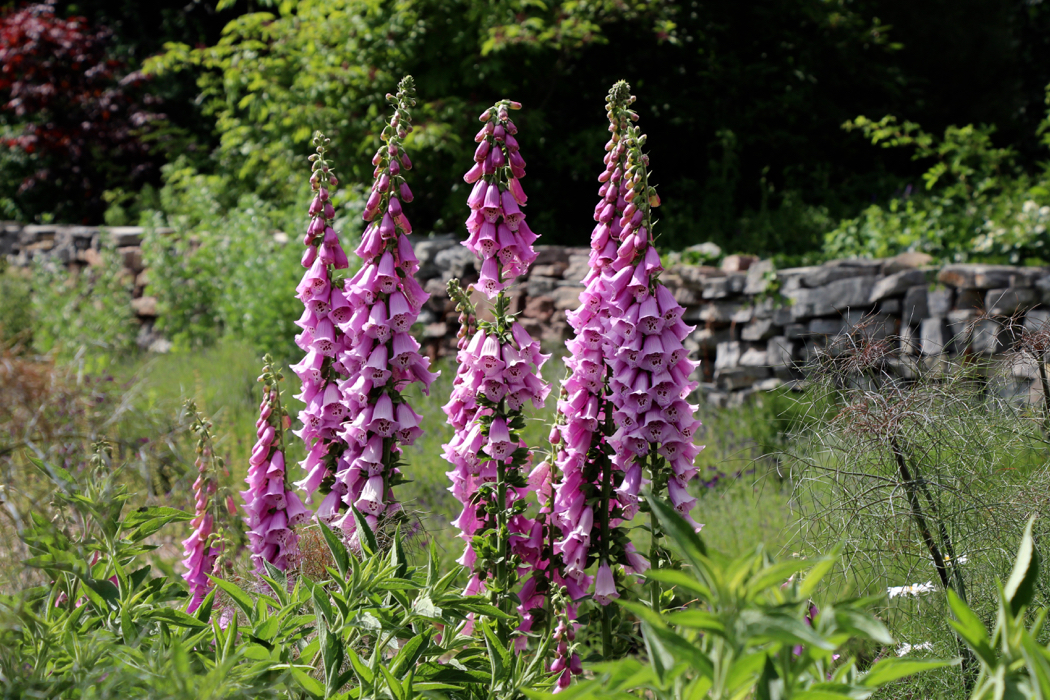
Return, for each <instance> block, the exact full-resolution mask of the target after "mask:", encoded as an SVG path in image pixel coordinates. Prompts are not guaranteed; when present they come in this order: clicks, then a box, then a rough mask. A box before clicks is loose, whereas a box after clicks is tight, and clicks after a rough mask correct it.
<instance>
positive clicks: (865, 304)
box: [0, 223, 1050, 406]
mask: <svg viewBox="0 0 1050 700" xmlns="http://www.w3.org/2000/svg"><path fill="white" fill-rule="evenodd" d="M166 233H170V231H166ZM105 236H110V237H111V241H112V244H113V245H114V246H115V247H116V249H117V251H118V253H119V254H120V256H121V259H122V260H123V262H124V266H125V269H126V274H127V275H129V277H130V278H131V279H133V280H134V285H133V297H132V299H131V300H130V301H129V303H130V304H131V305H132V307H133V309H134V310H135V312H136V315H137V317H138V319H139V321H140V323H141V324H142V332H141V333H140V344H141V345H142V346H143V347H150V348H152V349H154V350H158V349H163V348H164V347H165V343H164V341H163V339H160V338H158V337H156V335H155V334H154V333H153V332H152V327H153V321H154V319H155V317H156V314H157V304H156V299H154V298H152V297H150V296H147V295H145V290H146V285H147V283H148V280H149V271H148V270H146V269H145V268H144V266H143V262H142V260H143V258H142V249H141V242H142V237H143V229H141V228H138V227H113V228H109V229H100V228H95V227H87V226H24V227H23V226H18V225H16V224H10V223H4V224H0V255H4V256H6V258H7V260H8V262H9V263H10V264H12V265H15V266H26V265H29V264H30V263H31V261H32V260H33V259H35V258H38V257H40V256H43V257H44V258H45V259H46V260H50V261H52V262H54V263H55V264H62V265H66V266H69V267H74V268H75V267H85V266H90V265H95V264H98V262H99V261H100V260H101V257H100V255H99V251H100V250H101V246H102V243H103V240H104V237H105ZM274 238H275V241H277V242H278V243H281V244H289V243H288V241H289V238H290V237H289V236H287V235H285V234H283V233H281V232H274ZM414 243H415V246H416V255H417V257H418V258H419V261H420V270H419V273H418V276H419V278H420V282H421V284H422V285H423V286H424V288H425V289H426V290H427V291H428V292H430V293H431V295H432V297H431V299H430V301H429V302H428V303H427V305H426V306H425V307H424V309H423V313H422V314H421V316H420V319H419V320H420V323H421V326H420V328H421V334H422V340H423V342H424V344H425V346H426V347H427V348H428V350H429V352H430V353H431V355H432V356H435V357H438V356H449V355H454V348H455V334H456V330H457V325H456V324H457V315H456V312H455V309H454V308H453V306H452V304H451V302H449V301H448V299H447V297H446V294H445V285H446V284H447V282H448V280H449V279H451V278H452V277H458V278H459V279H461V280H462V281H463V282H464V283H469V282H472V281H474V280H476V278H477V273H476V269H475V264H474V256H473V255H472V254H471V253H470V252H469V251H468V250H466V249H465V248H464V247H463V246H461V245H459V243H458V239H456V238H455V237H453V236H450V235H444V236H430V237H416V240H415V241H414ZM537 253H538V255H539V257H538V259H537V260H536V263H535V264H534V265H533V267H532V269H531V270H530V272H529V275H528V277H527V278H525V279H523V280H521V282H520V284H517V285H515V286H514V287H513V288H512V289H511V292H510V294H511V303H512V309H513V311H515V312H519V313H520V314H521V319H522V323H523V324H525V325H526V327H527V328H528V329H529V331H530V333H532V334H533V335H534V337H539V338H542V340H543V341H544V343H545V344H546V345H548V346H549V347H552V348H553V347H556V346H558V345H559V344H560V343H562V342H563V341H564V340H565V339H567V338H568V337H569V333H570V328H569V325H568V322H567V321H566V312H568V311H570V310H571V309H574V308H575V307H576V306H577V304H578V297H579V294H580V292H581V291H582V289H583V287H582V286H581V284H580V280H581V279H583V277H584V276H585V275H586V274H587V257H588V249H587V248H572V247H564V246H539V247H537ZM662 280H663V281H664V283H665V284H666V285H667V286H668V287H669V288H670V289H671V290H672V291H673V292H674V295H675V298H676V299H677V300H678V302H679V303H680V304H682V305H683V306H684V307H686V315H685V320H686V321H687V322H688V323H690V324H693V325H695V326H696V330H694V331H693V333H692V334H691V335H690V336H689V337H688V339H687V340H686V343H685V344H686V346H687V348H688V349H689V350H690V352H691V353H692V355H693V357H694V359H699V360H701V361H702V364H701V366H700V370H699V373H700V375H701V376H700V379H701V381H702V386H703V389H704V395H705V396H706V400H707V401H708V402H710V403H712V404H714V405H717V406H727V405H735V404H739V403H742V402H743V401H744V400H746V399H747V398H748V397H749V396H751V395H753V394H754V393H755V392H756V391H762V390H769V389H773V388H775V387H778V386H781V385H783V384H785V383H787V384H789V385H791V386H797V387H801V386H802V384H803V383H804V381H805V377H804V376H803V372H802V370H801V369H800V368H802V367H805V366H806V364H807V363H808V361H809V360H811V359H813V357H814V356H815V355H817V354H818V353H820V352H822V351H825V350H826V349H827V348H828V347H829V346H830V345H831V344H833V343H835V341H836V339H839V338H842V337H843V336H844V335H846V334H848V333H850V332H851V331H852V330H854V329H856V328H858V327H859V326H861V325H862V326H863V328H864V333H865V334H866V336H867V337H873V338H877V339H889V340H890V341H892V343H893V344H894V347H893V348H892V350H893V355H892V356H891V357H890V358H889V359H888V360H887V362H888V365H889V368H890V369H891V370H892V371H895V372H897V373H898V374H900V376H902V377H905V378H907V377H908V376H909V375H910V374H911V373H913V372H914V368H915V366H916V365H915V363H916V362H919V361H922V362H927V363H928V362H932V361H936V360H938V359H943V358H944V357H951V356H956V355H959V354H972V355H981V356H988V357H993V356H996V355H1001V354H1003V353H1006V352H1009V351H1010V350H1012V349H1014V348H1015V347H1016V345H1017V343H1018V340H1019V338H1020V335H1021V329H1023V328H1028V329H1029V330H1039V329H1043V328H1045V327H1047V326H1048V325H1050V269H1048V268H1044V267H1013V266H1003V265H979V264H949V265H934V264H931V259H930V257H929V256H927V255H924V254H921V253H906V254H903V255H900V256H897V257H894V258H889V259H885V260H836V261H831V262H828V263H825V264H823V265H818V266H813V267H800V268H790V269H780V270H776V269H774V267H773V265H772V263H770V262H769V261H765V260H760V259H758V258H757V257H753V256H745V255H730V256H727V257H725V258H724V259H723V260H722V262H721V265H720V266H718V267H712V266H703V265H688V264H673V265H671V266H670V268H669V269H668V270H667V271H666V272H665V273H664V275H663V277H662ZM1019 374H1020V380H1019V381H1022V382H1025V381H1034V380H1035V376H1034V374H1033V372H1031V371H1029V372H1027V373H1026V372H1020V373H1019ZM1035 374H1037V373H1035ZM1024 389H1025V387H1023V386H1022V387H1021V388H1020V390H1022V391H1023V390H1024Z"/></svg>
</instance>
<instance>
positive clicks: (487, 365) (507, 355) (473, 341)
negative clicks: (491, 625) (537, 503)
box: [443, 100, 550, 646]
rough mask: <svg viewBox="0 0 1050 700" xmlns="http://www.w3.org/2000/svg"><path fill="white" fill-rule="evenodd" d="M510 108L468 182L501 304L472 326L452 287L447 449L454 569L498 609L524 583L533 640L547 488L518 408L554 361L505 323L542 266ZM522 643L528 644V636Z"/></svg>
mask: <svg viewBox="0 0 1050 700" xmlns="http://www.w3.org/2000/svg"><path fill="white" fill-rule="evenodd" d="M512 108H516V107H515V103H511V102H509V101H506V100H504V101H501V102H499V103H497V104H496V105H495V106H493V107H492V108H490V109H489V110H486V112H485V113H484V114H483V115H482V119H481V121H482V122H484V124H485V125H484V126H483V127H482V129H481V130H480V131H479V132H478V135H477V137H476V141H477V142H478V143H479V146H478V149H477V151H476V152H475V166H474V167H472V168H471V169H470V171H469V172H468V173H467V174H466V175H465V176H464V179H465V180H466V181H467V182H468V183H470V184H473V185H474V188H473V189H472V190H471V193H470V195H469V197H468V199H467V203H468V206H469V207H470V210H471V214H470V217H469V218H468V219H467V230H468V232H469V236H468V238H467V240H466V241H465V242H464V245H465V246H466V247H467V248H468V249H469V250H470V251H471V252H473V253H474V254H475V255H476V256H477V257H478V260H479V262H480V264H481V265H480V269H481V273H480V280H479V282H478V285H477V286H478V288H479V289H480V290H482V291H483V292H484V293H485V294H486V296H487V297H488V298H489V299H493V298H495V303H494V308H493V316H494V320H493V321H492V322H482V321H476V320H475V319H476V318H477V314H476V312H475V310H474V307H473V305H472V304H471V302H470V299H469V298H468V296H467V294H466V293H465V292H464V291H463V290H462V289H461V288H460V287H459V285H458V282H455V281H453V283H450V285H449V294H450V296H452V298H453V300H454V301H456V302H457V308H459V310H460V312H461V314H462V316H461V319H463V320H464V321H466V323H465V324H464V325H465V326H469V327H470V329H469V332H468V329H467V328H466V327H464V328H463V329H461V332H460V341H459V352H458V354H457V360H458V362H459V368H458V369H457V373H456V379H455V382H454V384H453V391H452V396H451V397H450V399H449V402H448V403H447V404H446V405H445V407H444V410H445V414H446V415H447V416H448V418H449V423H450V424H451V425H452V427H453V430H454V431H455V432H454V435H453V438H452V440H451V441H449V443H448V444H446V445H444V446H443V447H444V450H445V453H444V456H445V459H446V460H448V462H449V463H450V464H451V465H452V467H453V468H452V470H451V471H449V472H448V476H449V479H450V480H451V482H452V486H451V487H450V489H449V490H450V491H451V492H452V494H453V495H454V496H455V497H456V498H457V499H458V500H459V501H460V502H461V503H462V504H463V510H462V512H461V514H460V516H459V517H458V518H457V519H456V520H455V521H454V524H455V525H456V527H457V528H458V529H459V530H460V537H461V538H462V539H463V540H464V542H465V543H466V547H465V549H464V552H463V556H462V557H460V559H459V560H458V561H459V563H461V564H462V565H464V566H466V567H468V568H471V569H472V570H473V576H472V577H471V579H470V581H469V582H468V584H467V589H466V590H467V592H468V593H469V594H476V593H481V592H482V591H484V590H486V589H488V586H487V585H486V581H488V580H489V579H490V577H491V578H492V579H493V580H494V581H495V585H494V586H493V587H492V588H493V589H494V597H495V602H496V603H497V605H499V606H501V607H506V606H508V605H509V604H510V600H511V598H510V595H511V589H512V587H513V586H514V584H515V583H516V582H517V581H519V580H521V581H524V583H523V584H522V586H521V588H520V591H519V592H518V594H517V595H518V599H519V601H520V603H519V605H518V612H519V614H520V615H521V616H522V622H521V624H520V625H519V627H518V629H519V630H521V631H528V630H529V629H531V626H532V622H533V619H534V618H533V614H532V612H531V611H532V610H533V609H536V608H542V606H543V602H544V595H543V591H542V589H541V587H540V586H539V581H538V580H537V578H536V577H535V576H531V575H529V574H530V572H536V571H543V570H546V568H547V567H548V565H549V562H548V561H547V560H545V559H544V558H543V541H544V528H543V525H542V524H541V523H540V522H539V521H537V520H536V519H534V518H531V517H528V516H526V515H525V513H524V503H523V502H522V501H523V499H524V498H525V497H526V495H527V494H528V493H529V492H530V491H532V490H533V489H535V488H544V489H546V488H549V487H547V486H544V483H545V482H546V479H545V478H540V476H541V474H540V473H539V472H537V473H536V476H535V478H534V479H532V483H531V484H530V479H528V478H526V474H527V472H526V468H527V467H528V466H529V465H530V463H531V458H532V455H531V452H530V451H529V450H528V447H527V445H525V444H524V442H522V440H521V436H520V434H519V431H520V430H521V427H522V425H523V419H522V415H521V413H522V408H523V407H524V406H525V404H527V403H531V404H532V405H533V406H535V407H536V408H540V407H542V406H543V403H544V400H545V399H546V397H547V394H548V393H549V391H550V388H549V387H548V386H547V385H546V384H545V383H544V382H543V381H542V380H541V379H540V378H539V370H540V368H541V367H542V366H543V363H544V362H546V360H547V357H548V356H546V355H543V354H542V353H540V346H539V343H537V342H535V341H534V340H533V339H532V337H531V336H530V335H529V333H528V332H527V331H526V330H525V329H524V328H523V327H522V326H521V325H520V324H518V323H517V322H515V321H514V319H513V317H511V316H510V315H509V314H508V304H507V300H506V297H505V295H504V294H503V290H504V289H505V287H506V285H507V284H508V283H509V282H510V281H512V280H513V279H514V278H516V277H518V276H520V275H522V274H524V273H525V272H526V271H527V269H528V266H529V265H530V264H531V263H532V262H533V260H535V258H536V253H535V252H534V251H533V249H532V244H533V242H534V241H535V239H536V236H535V234H533V233H532V232H531V231H530V230H529V228H528V225H527V224H526V223H525V215H524V214H523V213H522V211H521V207H522V206H523V205H524V204H525V201H526V198H525V196H524V192H523V191H522V190H521V187H520V183H519V182H517V181H518V180H520V179H521V178H522V177H524V175H525V171H524V167H525V161H524V160H523V159H522V158H521V155H520V153H519V152H518V145H517V141H516V140H515V139H514V134H516V133H517V127H516V126H515V125H514V122H513V121H512V120H511V119H510V116H509V112H508V110H509V109H512ZM511 182H515V183H516V184H514V185H511V184H510V183H511ZM475 329H476V330H475ZM541 471H542V470H541ZM501 624H502V623H501ZM516 643H517V644H518V645H519V646H521V645H524V643H525V637H524V636H521V637H518V641H517V642H516Z"/></svg>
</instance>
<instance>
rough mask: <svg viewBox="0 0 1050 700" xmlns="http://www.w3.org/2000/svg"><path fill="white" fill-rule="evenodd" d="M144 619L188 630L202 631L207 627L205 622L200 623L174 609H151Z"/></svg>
mask: <svg viewBox="0 0 1050 700" xmlns="http://www.w3.org/2000/svg"><path fill="white" fill-rule="evenodd" d="M146 617H147V618H148V619H150V620H156V621H158V622H167V623H168V624H169V625H176V626H178V627H186V628H189V629H202V628H205V627H207V626H208V624H207V623H206V622H201V621H200V620H198V619H197V618H196V617H193V616H192V615H187V614H186V613H184V612H182V611H181V610H176V609H175V608H153V609H152V610H150V611H149V612H148V613H146Z"/></svg>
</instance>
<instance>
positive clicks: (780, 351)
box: [766, 335, 795, 369]
mask: <svg viewBox="0 0 1050 700" xmlns="http://www.w3.org/2000/svg"><path fill="white" fill-rule="evenodd" d="M794 352H795V343H793V342H791V341H790V340H788V339H787V338H786V337H785V336H782V335H778V336H776V337H773V338H770V339H769V343H767V344H766V358H767V360H768V362H769V366H770V367H773V368H774V369H776V368H779V367H791V366H792V365H793V364H794V363H793V362H792V360H791V358H792V355H793V354H794Z"/></svg>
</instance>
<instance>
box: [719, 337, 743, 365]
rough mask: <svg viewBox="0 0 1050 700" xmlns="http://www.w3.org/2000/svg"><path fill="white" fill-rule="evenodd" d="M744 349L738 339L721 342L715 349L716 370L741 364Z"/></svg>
mask: <svg viewBox="0 0 1050 700" xmlns="http://www.w3.org/2000/svg"><path fill="white" fill-rule="evenodd" d="M742 353H743V349H742V348H741V345H740V343H739V342H738V341H735V340H731V341H727V342H724V343H719V344H718V346H717V348H716V349H715V372H717V371H718V370H721V369H728V368H730V367H736V366H737V365H738V364H740V355H741V354H742Z"/></svg>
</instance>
